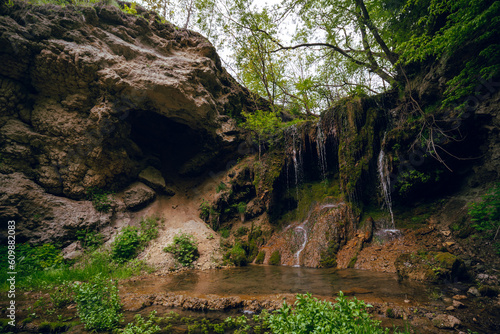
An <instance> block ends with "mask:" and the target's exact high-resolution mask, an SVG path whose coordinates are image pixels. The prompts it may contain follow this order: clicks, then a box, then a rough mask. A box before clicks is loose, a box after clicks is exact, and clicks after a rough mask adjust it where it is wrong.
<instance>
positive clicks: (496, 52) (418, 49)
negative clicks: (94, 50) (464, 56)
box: [398, 0, 500, 105]
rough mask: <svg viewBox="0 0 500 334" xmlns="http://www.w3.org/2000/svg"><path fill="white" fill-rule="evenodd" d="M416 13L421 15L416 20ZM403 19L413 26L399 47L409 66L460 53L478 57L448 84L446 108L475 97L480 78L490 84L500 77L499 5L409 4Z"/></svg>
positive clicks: (418, 0)
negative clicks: (491, 80) (490, 81)
mask: <svg viewBox="0 0 500 334" xmlns="http://www.w3.org/2000/svg"><path fill="white" fill-rule="evenodd" d="M413 13H420V15H419V17H414V14H413ZM401 15H402V16H403V17H406V18H407V19H409V20H410V21H411V23H413V24H412V26H411V28H410V29H409V30H407V31H411V32H412V36H411V37H409V38H408V36H404V38H405V39H402V40H401V43H400V44H399V46H398V50H399V52H400V53H401V55H402V57H401V59H402V60H403V61H404V62H405V63H411V62H416V61H417V62H418V61H422V60H425V59H427V58H429V57H435V58H436V59H437V58H439V57H441V56H443V55H445V56H451V55H452V54H453V53H455V52H459V51H461V52H464V53H465V52H467V53H470V51H473V52H474V54H476V55H477V56H474V57H471V58H470V60H468V62H467V63H465V64H464V65H463V67H461V68H460V73H459V74H458V75H457V76H455V77H454V78H453V79H452V80H451V81H450V82H448V86H449V87H448V90H447V92H446V94H447V99H446V100H445V101H444V104H445V105H446V104H451V103H454V102H460V103H464V102H465V101H463V100H461V99H463V98H465V97H466V96H467V95H470V94H473V93H474V89H475V87H476V86H477V85H478V84H479V82H478V79H477V77H478V76H480V77H482V78H483V79H485V80H489V79H491V78H493V77H495V76H497V75H498V74H499V73H500V63H499V62H498V59H499V58H500V42H499V39H498V36H499V35H500V2H499V1H489V0H409V1H407V3H406V6H405V7H404V8H403V9H402V13H401ZM443 22H444V23H443ZM464 48H466V50H464Z"/></svg>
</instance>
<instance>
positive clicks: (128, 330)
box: [119, 311, 161, 334]
mask: <svg viewBox="0 0 500 334" xmlns="http://www.w3.org/2000/svg"><path fill="white" fill-rule="evenodd" d="M158 320H159V318H158V317H157V316H156V311H151V313H149V315H148V320H146V319H144V318H143V317H142V316H141V315H140V314H136V315H135V316H134V322H131V323H128V324H127V326H125V328H124V329H122V330H120V331H119V333H122V334H155V333H158V332H159V331H160V330H161V328H160V326H158V325H157V324H156V322H157V321H158Z"/></svg>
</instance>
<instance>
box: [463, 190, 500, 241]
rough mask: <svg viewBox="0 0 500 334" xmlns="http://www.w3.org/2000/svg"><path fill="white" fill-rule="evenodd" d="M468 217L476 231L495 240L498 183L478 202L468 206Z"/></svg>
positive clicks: (499, 194)
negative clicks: (484, 233)
mask: <svg viewBox="0 0 500 334" xmlns="http://www.w3.org/2000/svg"><path fill="white" fill-rule="evenodd" d="M469 215H470V216H471V220H472V222H473V224H472V226H473V227H474V228H475V229H476V230H478V231H481V232H486V233H487V234H490V235H493V239H494V240H496V238H497V236H498V232H499V230H500V183H498V184H496V185H495V186H494V187H493V188H491V189H490V190H489V191H488V193H487V194H486V195H484V196H483V197H482V200H481V201H480V202H478V203H472V204H471V205H470V207H469Z"/></svg>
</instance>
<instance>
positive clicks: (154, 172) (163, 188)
mask: <svg viewBox="0 0 500 334" xmlns="http://www.w3.org/2000/svg"><path fill="white" fill-rule="evenodd" d="M139 180H141V181H142V182H144V183H145V184H147V185H148V186H150V187H151V188H153V189H154V190H156V191H158V192H159V193H162V194H166V195H170V196H173V195H175V192H174V191H173V190H172V189H170V188H167V185H166V183H165V179H164V178H163V176H162V175H161V172H160V171H159V170H158V169H156V168H154V167H152V166H148V167H147V168H146V169H144V170H142V171H141V172H140V173H139Z"/></svg>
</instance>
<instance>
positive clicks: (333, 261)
mask: <svg viewBox="0 0 500 334" xmlns="http://www.w3.org/2000/svg"><path fill="white" fill-rule="evenodd" d="M339 248H340V245H339V244H338V243H337V242H335V241H330V242H329V244H328V248H327V249H326V250H324V251H322V252H321V254H320V255H321V258H320V261H319V265H320V267H321V268H333V267H336V266H337V252H338V251H339Z"/></svg>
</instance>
